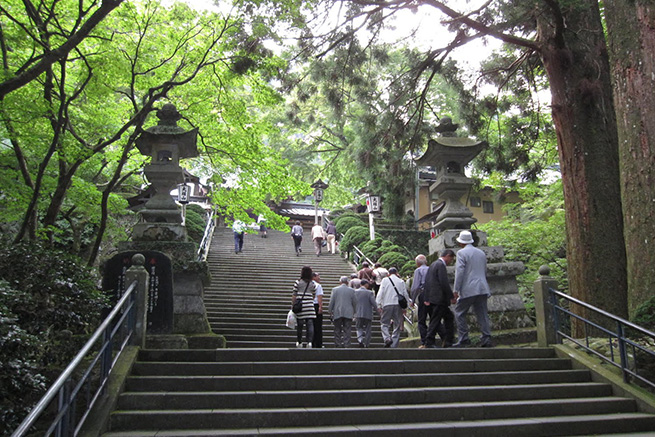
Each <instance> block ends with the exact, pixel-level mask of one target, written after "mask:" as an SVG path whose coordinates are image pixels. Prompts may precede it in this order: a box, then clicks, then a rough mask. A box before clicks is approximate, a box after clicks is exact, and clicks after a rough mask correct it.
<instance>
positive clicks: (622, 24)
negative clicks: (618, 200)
mask: <svg viewBox="0 0 655 437" xmlns="http://www.w3.org/2000/svg"><path fill="white" fill-rule="evenodd" d="M605 18H606V22H607V30H608V37H607V39H608V43H609V50H610V60H611V73H612V81H613V85H614V105H615V108H616V118H617V124H618V138H619V162H620V165H621V188H622V192H621V197H622V202H623V220H624V229H623V233H624V236H625V245H626V252H627V269H628V307H629V310H630V312H631V313H633V312H634V310H635V309H636V308H637V306H638V305H639V304H641V303H643V302H644V301H646V300H647V299H648V298H649V297H651V296H653V294H654V293H655V271H653V264H655V244H653V240H654V239H655V94H653V88H655V6H653V4H652V2H650V1H646V0H635V1H630V2H625V1H624V0H606V1H605Z"/></svg>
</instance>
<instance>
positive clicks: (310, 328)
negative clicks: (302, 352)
mask: <svg viewBox="0 0 655 437" xmlns="http://www.w3.org/2000/svg"><path fill="white" fill-rule="evenodd" d="M312 273H313V272H312V268H311V267H309V266H305V267H303V268H302V270H301V271H300V279H298V280H297V281H296V282H295V283H294V284H293V295H292V297H291V304H292V305H293V304H294V303H295V302H296V299H302V311H301V312H300V313H298V314H296V317H297V318H298V323H297V324H296V336H297V341H296V347H302V331H303V328H304V327H305V326H306V327H307V330H306V331H307V333H306V337H305V338H306V340H307V347H308V348H311V347H312V339H313V338H314V319H316V312H315V311H314V293H315V292H316V284H315V283H314V281H313V280H312ZM303 295H304V296H303Z"/></svg>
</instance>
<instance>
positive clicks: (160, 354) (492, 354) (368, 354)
mask: <svg viewBox="0 0 655 437" xmlns="http://www.w3.org/2000/svg"><path fill="white" fill-rule="evenodd" d="M554 357H555V353H554V352H553V350H552V349H551V348H537V347H534V348H466V349H425V350H417V349H384V350H377V349H375V350H373V349H371V350H366V351H360V350H358V349H330V350H318V349H312V350H296V349H284V350H280V349H275V348H268V349H257V350H248V349H246V350H241V349H193V350H186V349H145V350H141V351H140V352H139V361H172V362H198V361H201V362H234V361H237V362H243V361H318V360H323V361H340V360H351V361H352V360H369V361H371V360H374V361H397V360H417V359H425V360H463V361H466V360H474V361H479V360H486V359H512V358H516V359H526V358H554Z"/></svg>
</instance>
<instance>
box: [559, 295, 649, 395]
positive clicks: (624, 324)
mask: <svg viewBox="0 0 655 437" xmlns="http://www.w3.org/2000/svg"><path fill="white" fill-rule="evenodd" d="M549 292H550V296H551V302H550V304H551V306H552V309H553V320H554V321H555V330H556V333H557V336H558V339H559V340H560V341H562V339H564V338H565V339H567V340H569V341H571V342H573V343H575V344H577V345H578V346H580V347H582V348H583V349H585V350H587V351H588V352H590V353H592V354H594V355H596V356H598V357H599V358H601V359H603V360H604V361H606V362H608V363H610V364H612V365H613V366H615V367H618V368H620V369H621V372H622V374H623V380H624V381H625V382H629V381H630V378H631V377H632V378H635V379H637V380H639V381H641V382H642V383H644V384H646V385H648V386H650V387H651V388H652V389H655V381H651V380H650V379H648V378H646V377H644V376H642V375H640V374H639V368H638V364H639V363H638V362H637V351H640V352H642V353H644V354H646V355H648V356H650V361H651V362H652V361H653V360H655V351H654V350H650V349H648V348H646V347H644V346H642V345H640V344H638V343H637V342H635V341H634V340H631V339H630V338H628V337H627V336H626V328H629V329H631V330H633V331H636V333H639V334H641V335H642V336H646V337H650V338H652V339H655V332H652V331H649V330H648V329H645V328H643V327H641V326H639V325H635V324H634V323H632V322H630V321H628V320H625V319H623V318H621V317H618V316H615V315H614V314H611V313H608V312H607V311H603V310H602V309H600V308H597V307H595V306H593V305H590V304H588V303H586V302H583V301H581V300H579V299H576V298H574V297H571V296H569V295H567V294H565V293H562V292H561V291H558V290H555V289H553V288H549ZM558 298H561V299H564V300H566V301H568V302H571V303H573V304H575V305H579V306H581V307H583V308H586V309H588V310H591V311H593V312H594V313H596V314H599V315H601V316H603V317H606V318H608V319H609V320H611V321H613V322H614V323H616V326H617V329H616V332H613V331H611V330H610V329H607V328H605V327H603V326H601V325H599V324H597V323H594V322H592V321H590V320H588V319H586V318H584V317H582V316H580V315H578V314H575V313H573V312H572V311H571V310H569V309H568V308H564V307H563V306H561V305H560V304H559V302H558ZM560 313H563V314H566V315H568V316H569V317H572V318H574V319H576V320H580V321H582V322H584V324H585V336H586V337H585V342H584V343H583V342H581V341H580V340H579V339H576V338H573V337H572V336H571V335H569V334H567V333H566V332H564V331H563V330H562V329H561V326H560V317H559V314H560ZM588 326H591V327H593V328H595V329H597V330H598V331H600V332H603V333H604V334H606V335H607V336H608V338H609V347H610V357H609V358H608V357H606V356H605V355H603V354H601V353H599V352H598V351H596V350H594V349H593V348H591V347H590V346H589V335H588V332H587V327H588ZM613 339H616V340H617V341H618V353H619V359H620V362H619V363H617V362H616V360H615V357H614V349H615V346H613V344H612V340H613ZM629 348H630V349H631V351H632V364H633V366H634V370H633V369H631V366H630V363H629V358H630V357H629V355H628V349H629Z"/></svg>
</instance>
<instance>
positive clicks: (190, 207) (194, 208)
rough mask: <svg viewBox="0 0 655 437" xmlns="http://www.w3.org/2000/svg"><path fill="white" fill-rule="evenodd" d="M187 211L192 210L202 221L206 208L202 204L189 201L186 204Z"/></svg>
mask: <svg viewBox="0 0 655 437" xmlns="http://www.w3.org/2000/svg"><path fill="white" fill-rule="evenodd" d="M189 211H193V212H195V213H196V214H198V215H200V217H202V219H203V221H204V220H205V217H206V216H207V210H206V209H205V208H203V207H202V206H200V205H198V204H197V203H190V204H188V205H187V206H186V212H187V213H189Z"/></svg>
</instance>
